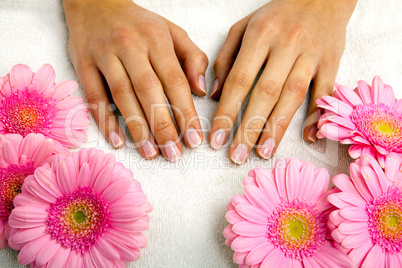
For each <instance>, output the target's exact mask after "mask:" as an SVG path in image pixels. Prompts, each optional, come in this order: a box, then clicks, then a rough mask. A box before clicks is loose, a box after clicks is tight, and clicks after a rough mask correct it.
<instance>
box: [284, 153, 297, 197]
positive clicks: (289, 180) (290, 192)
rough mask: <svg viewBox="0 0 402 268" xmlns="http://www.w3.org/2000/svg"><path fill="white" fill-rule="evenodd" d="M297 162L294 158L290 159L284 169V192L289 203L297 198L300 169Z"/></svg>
mask: <svg viewBox="0 0 402 268" xmlns="http://www.w3.org/2000/svg"><path fill="white" fill-rule="evenodd" d="M296 162H297V163H296ZM299 164H300V163H299V161H298V160H297V159H296V158H292V159H291V160H290V162H289V164H288V166H287V167H286V179H285V183H286V192H287V196H288V200H289V201H293V200H294V199H295V198H297V197H298V193H299V185H300V169H299V166H298V165H299Z"/></svg>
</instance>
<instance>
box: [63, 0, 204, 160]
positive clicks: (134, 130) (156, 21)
mask: <svg viewBox="0 0 402 268" xmlns="http://www.w3.org/2000/svg"><path fill="white" fill-rule="evenodd" d="M64 10H65V14H66V20H67V24H68V28H69V32H70V40H69V51H70V57H71V60H72V62H73V65H74V67H75V69H76V72H77V76H78V79H79V80H80V82H81V84H82V86H83V88H84V91H85V94H86V96H87V100H88V103H89V106H90V108H91V110H92V113H93V115H94V117H95V119H96V121H97V122H98V125H99V128H100V130H101V131H102V133H103V134H104V135H105V137H106V138H107V139H108V140H109V141H110V143H111V144H112V145H113V146H114V147H115V148H121V147H122V146H124V143H125V138H124V135H123V134H122V131H121V128H120V126H119V124H118V121H117V120H116V118H115V116H114V113H113V111H111V109H109V106H110V103H109V99H108V93H107V90H108V89H109V90H110V93H111V96H112V98H113V102H114V103H115V104H116V106H117V107H118V109H119V110H120V112H121V114H122V115H123V117H124V119H125V121H126V123H127V126H128V128H129V130H130V133H131V136H132V137H133V140H134V142H135V143H136V145H137V146H138V148H139V151H140V153H141V155H142V156H143V157H144V158H147V159H153V158H155V157H156V156H157V155H158V154H159V149H158V148H160V149H161V152H162V154H163V156H164V157H166V158H167V159H168V160H171V161H175V160H177V159H178V158H179V157H180V156H181V154H182V146H181V143H180V139H179V137H180V136H181V135H182V136H183V138H184V142H185V143H186V145H187V146H189V147H191V148H195V147H197V146H199V145H200V144H201V143H202V139H203V133H202V130H201V124H200V121H199V119H198V116H197V112H196V110H195V107H194V103H193V100H192V96H191V91H190V88H191V89H192V92H193V93H194V94H196V95H198V96H204V95H206V86H205V77H204V73H205V70H206V68H207V66H208V59H207V57H206V55H205V54H204V53H203V52H202V51H201V50H200V49H199V48H198V47H197V46H196V45H195V44H194V43H193V42H192V41H191V40H190V39H189V37H188V35H187V33H186V32H185V31H184V30H183V29H181V28H180V27H178V26H177V25H175V24H173V23H172V22H170V21H168V20H167V19H165V18H163V17H161V16H159V15H157V14H155V13H153V12H151V11H148V10H146V9H144V8H142V7H140V6H138V5H136V4H135V3H133V2H132V1H131V0H96V1H95V0H86V1H81V0H64ZM182 67H183V69H182ZM103 78H104V80H105V82H106V83H107V85H105V84H104V82H103V81H104V80H103ZM165 95H166V97H167V99H168V101H169V102H170V105H171V107H172V110H173V114H174V118H175V120H176V123H177V126H178V128H179V131H180V134H181V135H179V134H178V133H177V131H176V128H175V126H174V124H173V121H172V118H171V116H170V114H169V109H168V106H167V105H166V101H165Z"/></svg>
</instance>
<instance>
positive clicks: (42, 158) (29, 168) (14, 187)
mask: <svg viewBox="0 0 402 268" xmlns="http://www.w3.org/2000/svg"><path fill="white" fill-rule="evenodd" d="M58 153H63V154H68V153H69V152H68V150H67V149H65V148H64V147H63V146H61V145H60V144H55V143H54V141H53V140H51V139H46V138H45V137H44V136H43V135H42V134H33V133H31V134H28V135H27V136H26V137H25V138H23V137H22V136H21V135H19V134H6V135H0V248H5V247H7V238H6V237H7V234H8V232H9V229H10V228H9V226H8V223H7V221H8V217H9V215H10V213H11V210H12V209H13V208H14V205H13V200H14V198H15V196H16V195H17V194H19V193H20V192H21V186H22V183H23V182H24V179H25V178H26V177H27V176H28V175H31V174H33V173H34V170H35V169H36V168H37V167H39V166H41V165H43V164H45V163H50V162H51V161H52V160H53V158H54V157H55V154H58Z"/></svg>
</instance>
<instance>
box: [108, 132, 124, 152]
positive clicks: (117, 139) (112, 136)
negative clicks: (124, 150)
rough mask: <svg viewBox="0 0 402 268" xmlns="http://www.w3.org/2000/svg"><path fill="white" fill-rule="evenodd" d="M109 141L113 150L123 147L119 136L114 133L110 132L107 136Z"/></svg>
mask: <svg viewBox="0 0 402 268" xmlns="http://www.w3.org/2000/svg"><path fill="white" fill-rule="evenodd" d="M109 139H110V142H111V143H112V145H113V147H114V148H116V149H117V148H119V147H120V146H122V145H123V143H124V142H123V140H122V139H121V138H120V136H119V134H117V133H116V132H114V131H113V132H112V133H110V134H109Z"/></svg>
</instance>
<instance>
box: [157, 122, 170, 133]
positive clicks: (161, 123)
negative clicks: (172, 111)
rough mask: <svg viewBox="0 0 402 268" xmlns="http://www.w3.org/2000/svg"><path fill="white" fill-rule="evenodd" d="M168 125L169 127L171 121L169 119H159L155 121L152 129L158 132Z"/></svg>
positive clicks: (167, 127)
mask: <svg viewBox="0 0 402 268" xmlns="http://www.w3.org/2000/svg"><path fill="white" fill-rule="evenodd" d="M170 127H171V123H170V121H169V120H161V121H158V122H155V124H154V126H153V129H154V133H158V132H163V131H166V130H168V129H169V128H170Z"/></svg>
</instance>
